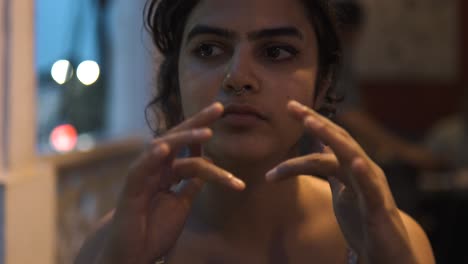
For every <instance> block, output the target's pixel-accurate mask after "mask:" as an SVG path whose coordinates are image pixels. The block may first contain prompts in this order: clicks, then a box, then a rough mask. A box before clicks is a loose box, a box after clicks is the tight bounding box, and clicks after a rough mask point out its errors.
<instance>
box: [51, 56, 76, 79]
mask: <svg viewBox="0 0 468 264" xmlns="http://www.w3.org/2000/svg"><path fill="white" fill-rule="evenodd" d="M50 74H51V75H52V78H53V79H54V81H56V82H57V83H58V84H64V83H66V82H67V81H68V80H70V78H71V77H72V75H73V68H72V65H71V63H70V62H69V61H67V60H59V61H56V62H55V63H54V65H52V70H51V71H50Z"/></svg>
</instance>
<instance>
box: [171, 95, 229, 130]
mask: <svg viewBox="0 0 468 264" xmlns="http://www.w3.org/2000/svg"><path fill="white" fill-rule="evenodd" d="M223 111H224V107H223V105H222V104H221V103H219V102H216V103H213V104H211V105H210V106H208V107H206V108H204V109H203V110H202V111H200V112H198V113H197V114H195V115H194V116H192V117H190V118H188V119H187V120H185V121H184V122H182V123H180V124H179V125H177V126H175V127H174V128H172V129H171V130H170V131H169V132H170V133H172V132H180V131H183V130H187V129H193V128H200V127H206V126H210V125H211V124H212V123H213V122H215V121H216V120H217V119H219V118H220V117H221V116H222V114H223Z"/></svg>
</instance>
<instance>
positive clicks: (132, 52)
mask: <svg viewBox="0 0 468 264" xmlns="http://www.w3.org/2000/svg"><path fill="white" fill-rule="evenodd" d="M334 1H335V2H336V4H337V6H338V7H339V9H338V10H339V11H338V18H339V19H340V21H341V26H340V29H341V32H342V35H341V37H342V40H343V43H344V44H343V46H344V50H345V53H344V62H345V63H344V67H343V69H342V71H341V73H340V74H341V75H340V81H339V82H338V85H337V93H338V95H340V96H343V97H344V102H343V103H342V104H341V105H340V107H339V109H338V113H337V115H336V117H335V121H336V122H338V123H340V124H341V125H342V126H344V127H346V128H347V129H348V130H349V131H350V132H351V133H352V134H353V136H355V137H356V138H357V139H358V141H360V143H361V144H362V145H363V146H364V147H365V149H366V151H367V152H368V153H369V154H370V155H371V156H372V157H373V158H374V159H375V160H376V161H377V162H378V163H379V164H380V165H381V166H382V167H383V168H384V170H385V172H386V174H387V177H388V180H389V183H390V186H391V188H392V191H393V193H394V195H395V197H396V200H397V203H398V205H399V206H400V208H402V209H404V210H405V211H407V212H408V213H409V214H410V215H412V216H413V217H415V218H416V219H417V220H418V221H419V222H420V223H421V225H422V226H423V227H424V229H425V230H426V232H427V233H428V235H429V237H430V240H431V243H432V245H433V247H434V251H435V254H436V258H437V261H438V263H468V254H467V253H466V252H465V250H464V248H463V245H464V244H465V243H463V242H464V241H463V240H462V238H464V237H466V236H468V228H467V227H466V226H465V225H464V223H466V222H467V221H468V207H467V204H468V151H467V149H468V92H467V91H468V89H467V85H468V49H467V48H465V47H468V18H467V17H466V16H464V15H465V14H466V13H468V3H467V2H466V1H461V0H445V1H440V0H380V1H373V0H361V1H353V0H334ZM0 2H1V4H2V5H1V7H0V10H1V13H2V19H0V20H1V22H0V23H1V24H0V25H1V26H2V27H3V28H4V29H6V30H4V32H3V33H0V34H3V35H2V36H1V39H2V41H1V46H0V51H1V52H2V53H1V55H0V59H1V60H2V65H1V66H0V82H1V84H2V86H1V87H2V88H1V93H0V109H1V112H0V113H1V115H2V122H1V123H0V125H1V126H0V128H1V130H0V133H1V134H0V135H1V142H0V151H1V152H0V154H1V155H2V156H1V157H0V158H1V159H0V165H1V169H2V170H1V171H0V173H1V178H0V180H1V184H2V189H1V191H0V198H1V199H0V200H1V201H2V203H3V204H2V205H1V206H0V224H1V226H0V228H2V229H1V230H2V233H0V257H1V258H0V263H26V262H24V261H26V260H34V261H35V262H36V263H71V262H72V259H73V258H74V256H75V255H76V253H77V251H78V249H79V247H80V245H81V243H82V242H83V239H84V238H85V236H86V234H87V233H89V231H90V230H91V229H92V227H93V226H94V225H95V223H96V222H97V220H98V219H99V218H100V217H101V216H102V215H103V214H104V213H105V212H107V211H108V210H110V209H111V208H112V207H113V206H114V204H115V200H116V198H117V196H118V193H119V190H120V188H121V183H122V179H123V177H124V176H125V171H126V168H127V167H128V165H129V164H130V163H131V162H132V160H133V159H134V158H135V157H136V155H138V153H139V152H140V151H141V150H142V148H143V147H144V144H145V142H147V141H148V140H149V139H150V138H151V131H150V129H149V128H148V126H147V124H146V122H145V106H146V104H147V103H148V101H149V98H150V97H151V96H152V95H153V86H154V84H155V80H154V78H155V72H156V70H157V63H155V62H157V61H158V59H157V55H156V54H155V53H154V51H153V47H152V43H151V41H150V40H149V38H148V36H147V34H146V32H145V31H144V27H143V18H142V14H143V6H144V3H145V1H144V0H136V1H125V0H80V1H74V0H36V1H33V0H25V1H21V3H19V2H18V1H14V0H1V1H0ZM25 17H26V18H25ZM25 168H30V169H25ZM38 168H39V169H38ZM12 179H13V180H12ZM16 179H21V180H16ZM30 204H34V208H33V209H31V208H30V207H28V205H30ZM31 219H34V221H31ZM31 222H33V224H31ZM25 226H27V228H26V229H25ZM38 244H40V245H41V246H40V248H39V249H40V250H39V249H38V247H37V245H38ZM27 245H30V246H31V247H32V248H36V249H31V252H30V254H24V251H23V250H19V249H18V248H24V247H25V246H27Z"/></svg>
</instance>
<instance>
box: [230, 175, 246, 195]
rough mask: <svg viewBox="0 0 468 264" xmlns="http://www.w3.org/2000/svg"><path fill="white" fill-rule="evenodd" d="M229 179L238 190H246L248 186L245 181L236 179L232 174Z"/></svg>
mask: <svg viewBox="0 0 468 264" xmlns="http://www.w3.org/2000/svg"><path fill="white" fill-rule="evenodd" d="M229 178H230V181H231V183H232V185H233V187H234V188H236V190H238V191H243V190H244V189H245V188H246V184H245V182H244V181H243V180H241V179H239V178H236V177H234V176H233V175H232V174H231V176H230V177H229Z"/></svg>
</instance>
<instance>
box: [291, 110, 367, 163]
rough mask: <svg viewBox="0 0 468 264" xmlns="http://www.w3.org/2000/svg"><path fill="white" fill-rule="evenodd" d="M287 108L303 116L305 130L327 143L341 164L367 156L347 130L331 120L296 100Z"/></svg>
mask: <svg viewBox="0 0 468 264" xmlns="http://www.w3.org/2000/svg"><path fill="white" fill-rule="evenodd" d="M288 109H290V111H291V112H293V113H296V114H298V115H300V116H301V117H303V122H304V126H305V128H306V130H307V131H308V132H309V133H311V134H313V135H314V136H316V137H318V138H319V139H320V140H321V141H324V142H325V143H326V144H327V145H329V146H330V147H331V149H332V150H333V152H334V153H335V154H336V156H337V157H338V160H340V162H341V163H342V164H343V165H348V166H349V165H350V164H351V162H352V161H353V160H354V158H356V157H360V156H363V157H366V158H367V155H366V154H365V152H364V150H363V149H362V148H361V147H360V146H359V144H358V143H357V142H356V141H355V140H354V139H353V138H352V137H351V136H350V135H349V134H348V132H346V131H345V130H344V129H343V128H341V127H339V126H338V125H336V124H335V123H333V122H332V121H331V120H329V119H327V118H325V117H323V116H321V115H320V114H318V113H317V112H315V111H314V110H312V109H310V108H308V107H306V106H304V105H300V104H299V103H298V102H296V101H291V102H290V103H289V104H288Z"/></svg>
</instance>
